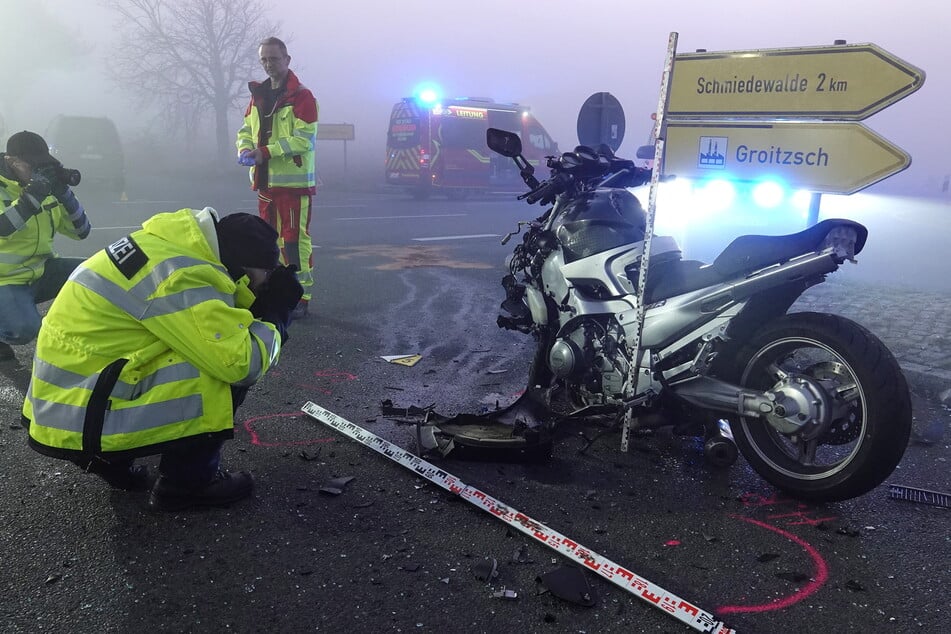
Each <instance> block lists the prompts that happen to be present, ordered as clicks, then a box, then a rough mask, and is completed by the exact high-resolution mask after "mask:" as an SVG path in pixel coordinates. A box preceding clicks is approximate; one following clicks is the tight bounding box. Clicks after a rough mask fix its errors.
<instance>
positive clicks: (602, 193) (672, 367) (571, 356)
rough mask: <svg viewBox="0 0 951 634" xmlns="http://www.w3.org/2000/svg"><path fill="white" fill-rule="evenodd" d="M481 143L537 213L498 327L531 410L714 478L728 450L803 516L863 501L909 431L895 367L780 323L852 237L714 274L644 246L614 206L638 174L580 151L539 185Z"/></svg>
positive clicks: (778, 242)
mask: <svg viewBox="0 0 951 634" xmlns="http://www.w3.org/2000/svg"><path fill="white" fill-rule="evenodd" d="M487 142H488V146H489V148H490V149H492V150H493V151H494V152H496V153H498V154H501V155H502V156H505V157H508V158H511V159H512V160H514V161H515V163H516V166H517V167H518V169H519V170H520V172H521V174H522V178H523V180H524V181H525V183H526V185H527V186H528V187H529V191H528V192H527V193H524V194H522V195H521V196H519V199H524V200H525V201H526V202H528V203H529V204H536V203H539V204H540V205H541V206H542V207H543V208H545V211H544V213H543V214H542V215H541V216H540V217H538V218H536V219H535V220H532V221H525V222H519V223H518V228H517V230H516V231H514V232H513V233H510V234H509V235H507V236H506V237H505V238H504V239H503V244H504V243H506V242H507V241H508V240H509V239H510V238H511V237H512V236H513V235H516V234H518V233H521V231H522V230H523V228H524V229H526V231H525V233H524V234H523V235H522V239H521V242H520V243H519V244H517V246H516V247H515V249H514V253H513V254H512V255H511V258H510V260H509V269H510V272H509V274H508V275H506V276H505V278H504V279H503V282H502V285H503V287H504V288H505V293H506V298H505V301H504V302H503V304H502V308H503V312H504V314H503V315H501V316H500V317H499V319H498V325H499V326H500V327H502V328H507V329H512V330H516V331H520V332H524V333H527V334H530V335H532V336H533V337H534V338H535V339H536V340H537V349H536V353H535V357H534V360H533V362H532V365H531V369H530V371H529V389H528V390H527V392H526V396H530V398H531V400H532V401H533V403H532V404H531V405H532V407H534V408H535V409H536V410H537V409H538V408H541V409H543V410H544V409H547V410H548V412H549V413H555V414H557V415H558V417H559V418H564V417H589V416H598V415H600V416H608V417H613V419H612V418H609V420H614V421H615V424H616V425H619V424H620V423H621V422H622V421H625V420H626V423H625V424H626V425H627V427H626V430H633V431H636V430H638V429H650V428H656V427H664V426H671V427H672V428H673V432H674V433H676V434H681V435H690V436H702V437H703V438H705V441H706V442H705V445H704V449H705V455H706V457H707V458H708V459H709V460H710V461H711V462H713V463H714V464H719V465H724V466H725V465H729V464H732V463H733V461H734V460H735V459H736V457H737V448H738V450H739V452H740V453H742V455H743V457H744V458H745V459H746V461H747V462H748V463H749V465H750V466H751V467H752V468H753V469H754V470H755V471H756V472H757V473H758V474H759V475H760V476H761V477H763V478H764V479H765V480H767V481H768V482H770V483H771V484H773V485H774V486H776V487H778V488H779V489H781V490H783V491H785V492H786V493H788V494H791V495H793V496H795V497H798V498H800V499H805V500H810V501H815V502H827V501H836V500H845V499H849V498H853V497H856V496H859V495H862V494H864V493H866V492H868V491H869V490H871V489H873V488H874V487H876V486H878V485H879V484H880V483H882V482H883V481H884V480H885V478H887V477H888V476H889V475H890V474H891V473H892V471H893V470H894V469H895V467H896V465H897V464H898V462H899V461H900V460H901V458H902V455H903V453H904V451H905V448H906V446H907V444H908V439H909V434H910V432H911V424H912V415H911V401H910V396H909V391H908V386H907V383H906V380H905V377H904V376H903V374H902V372H901V369H900V367H899V365H898V363H897V362H896V360H895V358H894V356H893V355H892V354H891V353H890V352H889V350H888V349H887V348H886V347H885V345H884V344H883V343H882V342H881V341H880V340H879V339H878V338H876V337H875V335H873V334H872V333H871V332H869V331H868V330H867V329H866V328H864V327H862V326H861V325H859V324H857V323H855V322H853V321H850V320H849V319H846V318H844V317H841V316H838V315H834V314H825V313H816V312H787V311H789V309H790V307H791V306H792V305H793V303H794V302H795V301H796V299H797V298H798V297H799V296H800V295H801V294H802V293H803V292H804V291H805V290H806V289H808V288H809V287H811V286H813V285H815V284H819V283H822V282H823V281H824V280H825V279H826V276H827V275H829V274H830V273H832V272H834V271H836V270H837V269H838V268H839V266H841V265H842V264H843V263H844V262H845V261H846V260H850V261H853V262H854V256H855V255H856V254H858V253H860V252H861V251H862V248H863V247H864V245H865V242H866V238H867V236H868V231H867V229H866V228H865V227H864V226H862V225H861V224H859V223H857V222H853V221H850V220H838V219H832V220H824V221H822V222H819V223H817V224H815V225H814V226H811V227H809V228H807V229H805V230H804V231H801V232H799V233H795V234H791V235H780V236H763V235H746V236H741V237H738V238H736V239H735V240H734V241H733V242H732V243H730V244H729V245H728V246H727V247H726V248H725V249H724V250H723V252H722V253H720V254H719V256H717V257H716V258H715V259H714V261H713V262H711V263H704V262H699V261H694V260H685V259H683V257H682V253H681V251H680V250H679V247H678V246H677V243H676V241H675V240H674V239H673V238H670V237H665V236H654V235H652V231H651V233H648V232H647V226H646V222H647V214H646V213H645V211H644V208H643V207H642V206H641V204H640V202H639V201H638V199H637V197H636V196H635V195H634V194H633V193H632V192H631V191H630V190H629V188H631V187H635V186H638V185H642V184H645V183H646V182H648V181H649V180H650V177H651V172H650V171H649V170H644V169H641V168H638V167H637V166H636V165H635V164H634V163H633V162H632V161H629V160H625V159H621V158H619V157H616V156H615V155H614V154H613V152H611V150H610V148H606V147H601V148H599V150H598V151H595V150H593V149H592V148H588V147H585V146H579V147H577V148H575V149H574V151H571V152H565V153H563V154H561V156H557V157H549V158H548V162H547V165H548V168H549V169H550V170H551V176H550V177H549V178H548V179H545V180H543V181H539V180H538V179H537V178H536V177H535V176H534V169H533V168H532V166H531V165H530V164H529V163H528V162H527V160H526V159H525V158H524V156H523V155H522V148H521V140H520V138H519V137H518V135H517V134H514V133H511V132H506V131H503V130H498V129H489V130H488V132H487ZM645 238H647V239H649V240H650V243H649V249H647V251H648V253H649V261H648V263H647V275H646V278H645V279H644V280H641V281H640V284H639V273H640V267H641V266H642V257H641V256H642V255H643V253H644V251H645V243H646V242H647V240H645ZM640 286H643V297H641V296H640V294H639V293H638V291H639V290H640V289H639V287H640ZM641 302H643V304H641ZM635 355H636V356H635ZM520 400H521V399H520ZM513 411H514V412H515V413H516V414H517V413H518V412H522V413H524V412H525V411H526V404H525V403H524V402H523V403H520V404H519V405H518V406H517V407H516V408H514V410H513ZM515 418H518V416H515ZM734 441H735V444H734ZM623 443H624V445H625V447H624V448H625V449H626V437H625V438H624V439H623Z"/></svg>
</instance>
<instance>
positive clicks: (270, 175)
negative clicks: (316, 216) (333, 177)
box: [235, 70, 317, 194]
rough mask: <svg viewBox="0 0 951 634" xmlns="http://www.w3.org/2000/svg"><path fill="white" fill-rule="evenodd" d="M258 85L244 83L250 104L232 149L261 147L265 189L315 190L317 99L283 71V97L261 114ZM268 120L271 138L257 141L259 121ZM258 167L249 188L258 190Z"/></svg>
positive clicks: (311, 191) (295, 76)
mask: <svg viewBox="0 0 951 634" xmlns="http://www.w3.org/2000/svg"><path fill="white" fill-rule="evenodd" d="M264 88H265V86H264V85H263V84H262V83H261V82H257V81H252V82H249V83H248V89H249V90H250V91H251V101H250V102H249V103H248V107H247V109H246V110H245V113H244V124H243V125H242V126H241V128H240V129H239V130H238V138H237V141H236V142H235V146H236V147H237V148H238V154H241V152H243V151H244V150H254V149H256V148H259V147H260V148H262V149H263V150H264V153H265V155H266V156H267V159H268V161H267V166H266V167H267V187H266V189H274V188H281V189H293V190H300V193H302V194H313V193H314V192H315V191H316V183H317V179H316V174H315V172H314V170H315V168H314V149H315V146H316V142H317V100H316V99H314V95H313V93H311V92H310V90H308V89H307V88H306V87H305V86H304V85H303V84H301V83H300V80H299V79H297V75H295V74H294V71H290V70H289V71H287V80H286V83H285V90H284V95H283V96H282V97H281V98H280V99H278V100H277V102H276V103H275V104H274V109H273V111H272V112H262V109H263V108H262V105H261V95H260V93H261V91H262V90H264ZM262 117H272V120H271V136H270V138H269V139H268V140H267V142H266V143H263V142H262V141H263V140H262V139H261V118H262ZM257 171H258V166H254V167H252V168H251V170H250V176H251V188H252V189H258V181H257Z"/></svg>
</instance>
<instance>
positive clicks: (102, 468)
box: [73, 386, 248, 488]
mask: <svg viewBox="0 0 951 634" xmlns="http://www.w3.org/2000/svg"><path fill="white" fill-rule="evenodd" d="M247 394H248V388H247V387H234V386H232V388H231V401H232V404H233V407H232V414H234V413H235V412H237V410H238V406H240V405H241V404H242V403H243V402H244V397H245V396H247ZM222 445H224V441H222V440H218V439H213V438H195V439H194V440H192V441H190V442H188V443H185V444H183V445H182V446H180V447H179V448H177V449H174V450H171V451H166V452H163V453H162V457H161V459H160V460H159V473H160V474H161V475H162V477H163V478H166V479H167V480H169V481H170V482H172V483H174V484H177V485H180V486H185V487H189V486H201V485H204V484H207V483H209V482H211V480H212V479H213V478H214V477H215V474H216V473H217V472H218V467H219V466H220V464H221V447H222ZM73 462H75V463H76V464H77V465H79V467H80V468H82V469H84V470H85V471H88V472H89V473H95V474H96V475H98V476H99V477H101V478H102V479H103V480H105V481H106V482H108V483H109V484H111V485H112V486H116V487H119V488H126V484H127V483H128V481H129V474H130V472H131V470H132V467H133V465H134V463H135V460H134V459H133V458H124V459H120V460H115V459H106V458H99V457H97V458H93V459H92V460H89V459H75V460H73Z"/></svg>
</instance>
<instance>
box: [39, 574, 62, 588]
mask: <svg viewBox="0 0 951 634" xmlns="http://www.w3.org/2000/svg"><path fill="white" fill-rule="evenodd" d="M62 578H63V577H62V575H57V574H52V575H50V576H49V577H47V578H46V581H44V582H43V583H45V584H46V585H50V584H51V583H56V582H57V581H59V580H60V579H62Z"/></svg>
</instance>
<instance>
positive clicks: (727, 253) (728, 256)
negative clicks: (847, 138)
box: [644, 219, 868, 305]
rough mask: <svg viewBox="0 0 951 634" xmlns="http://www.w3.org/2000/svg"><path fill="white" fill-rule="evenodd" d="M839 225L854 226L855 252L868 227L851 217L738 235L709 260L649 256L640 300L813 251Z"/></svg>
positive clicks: (680, 291)
mask: <svg viewBox="0 0 951 634" xmlns="http://www.w3.org/2000/svg"><path fill="white" fill-rule="evenodd" d="M840 226H848V227H852V228H854V229H856V231H857V233H858V239H857V240H856V243H855V253H858V252H859V251H861V250H862V248H863V247H864V246H865V240H866V238H867V237H868V230H867V229H866V228H865V227H863V226H862V225H860V224H859V223H857V222H853V221H851V220H838V219H830V220H823V221H822V222H820V223H818V224H816V225H813V226H812V227H809V228H808V229H805V230H804V231H800V232H798V233H793V234H789V235H782V236H759V235H749V236H740V237H738V238H736V239H735V240H733V242H731V243H730V244H729V245H728V246H727V247H726V248H725V249H724V250H723V252H722V253H721V254H720V255H718V256H717V258H716V259H715V260H714V261H713V264H705V263H703V262H700V261H697V260H680V259H676V260H671V259H655V258H653V257H652V258H651V265H650V270H649V271H648V273H647V287H646V288H645V289H644V295H645V298H644V303H645V304H647V305H650V304H653V303H656V302H659V301H661V300H664V299H669V298H671V297H676V296H677V295H683V294H684V293H689V292H690V291H695V290H699V289H701V288H706V287H708V286H714V285H716V284H722V283H724V282H727V281H729V280H730V279H733V278H736V277H737V276H740V275H746V274H748V273H752V272H753V271H756V270H758V269H762V268H765V267H767V266H770V265H773V264H779V263H782V262H786V261H788V260H790V259H792V258H794V257H796V256H799V255H803V254H804V253H810V252H814V251H817V250H819V249H820V248H821V247H822V245H823V242H824V241H825V237H826V234H828V233H829V231H831V230H832V229H834V228H835V227H840Z"/></svg>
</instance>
